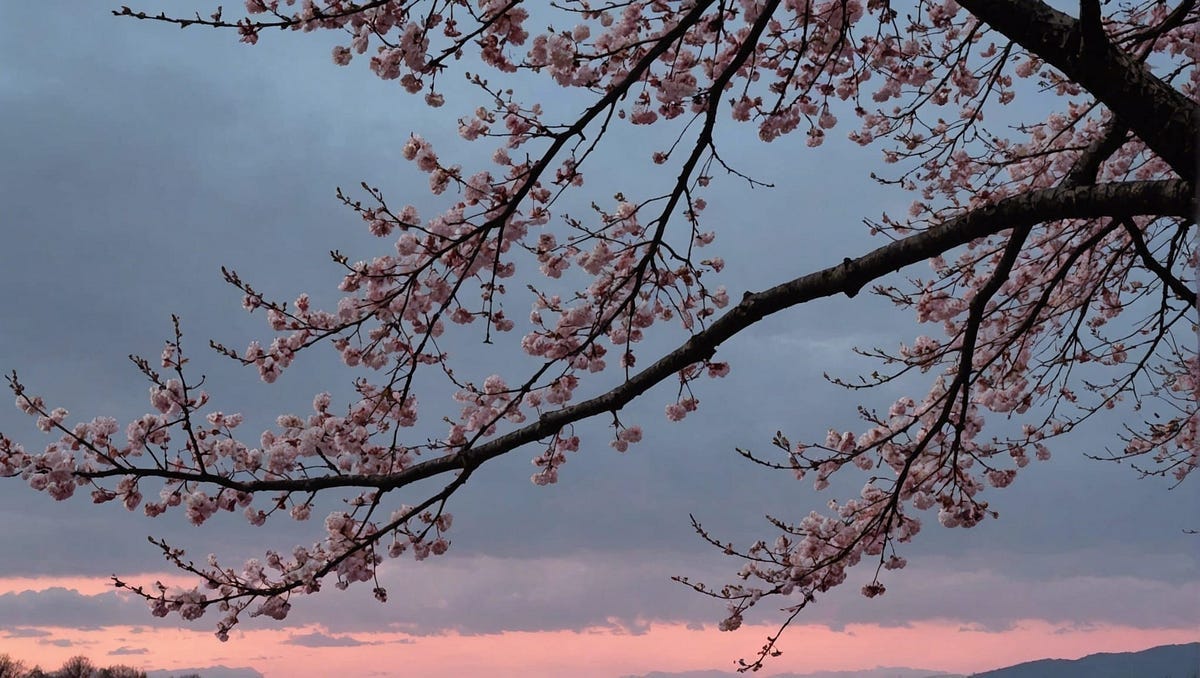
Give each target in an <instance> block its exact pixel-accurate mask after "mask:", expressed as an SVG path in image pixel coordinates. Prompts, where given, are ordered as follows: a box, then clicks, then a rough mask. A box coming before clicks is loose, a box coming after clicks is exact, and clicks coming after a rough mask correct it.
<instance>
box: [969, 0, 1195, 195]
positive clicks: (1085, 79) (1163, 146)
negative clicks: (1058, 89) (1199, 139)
mask: <svg viewBox="0 0 1200 678" xmlns="http://www.w3.org/2000/svg"><path fill="white" fill-rule="evenodd" d="M959 4H961V5H962V6H963V7H964V8H965V9H966V10H967V11H969V12H971V13H972V14H974V15H975V16H976V17H978V18H979V19H980V20H982V21H983V22H985V23H987V24H988V25H989V26H991V27H992V28H994V29H996V30H997V31H999V32H1001V33H1003V34H1004V35H1005V36H1006V37H1007V38H1009V39H1010V40H1012V41H1014V42H1016V43H1017V44H1019V45H1021V46H1022V47H1024V48H1025V49H1026V50H1028V51H1030V52H1032V53H1033V54H1035V55H1037V56H1038V57H1039V58H1040V59H1042V60H1043V61H1045V62H1046V63H1048V64H1050V65H1051V66H1054V67H1055V68H1057V69H1058V70H1060V71H1062V72H1063V74H1065V75H1066V76H1067V77H1068V78H1069V79H1071V80H1073V81H1075V82H1076V83H1078V84H1079V85H1080V86H1082V87H1083V88H1084V89H1086V90H1087V91H1089V92H1091V94H1092V95H1093V96H1095V97H1096V98H1097V99H1098V100H1100V102H1101V103H1103V104H1104V105H1105V106H1107V107H1108V109H1109V110H1111V111H1112V112H1113V113H1114V114H1116V116H1117V117H1118V118H1120V119H1121V120H1122V121H1124V122H1125V124H1127V125H1129V127H1130V129H1132V130H1133V131H1134V133H1136V134H1137V135H1138V137H1139V138H1141V140H1142V141H1144V142H1146V145H1147V146H1149V147H1150V149H1151V150H1152V151H1154V152H1155V153H1156V154H1157V155H1158V156H1159V157H1161V158H1162V159H1163V160H1165V161H1166V162H1167V164H1169V165H1170V166H1171V169H1173V170H1175V172H1176V173H1178V174H1179V176H1181V177H1183V178H1184V179H1187V180H1189V181H1194V180H1195V178H1196V134H1197V130H1200V110H1198V107H1197V105H1196V103H1195V102H1194V101H1191V100H1190V99H1188V98H1187V97H1186V96H1184V95H1183V94H1182V93H1181V92H1179V91H1178V90H1176V89H1174V88H1173V87H1171V86H1170V85H1168V84H1167V83H1165V82H1163V81H1162V80H1160V79H1158V78H1156V77H1155V76H1154V74H1152V73H1151V72H1150V71H1149V70H1148V69H1147V68H1146V67H1145V66H1144V65H1142V64H1139V63H1137V62H1136V61H1134V59H1133V58H1132V57H1130V56H1129V55H1127V54H1125V53H1124V52H1122V51H1120V50H1119V49H1117V47H1116V46H1115V45H1113V44H1112V43H1111V42H1109V41H1107V40H1101V41H1097V40H1082V41H1081V40H1080V38H1081V37H1082V36H1085V34H1086V31H1085V26H1084V25H1083V24H1081V22H1080V21H1079V20H1077V19H1075V18H1073V17H1071V16H1069V15H1067V14H1064V13H1062V12H1060V11H1058V10H1056V9H1054V8H1053V7H1050V6H1049V5H1047V4H1045V3H1043V2H1040V0H960V2H959ZM1082 6H1083V7H1085V8H1086V7H1087V6H1088V3H1087V2H1084V3H1082Z"/></svg>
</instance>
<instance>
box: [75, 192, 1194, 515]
mask: <svg viewBox="0 0 1200 678" xmlns="http://www.w3.org/2000/svg"><path fill="white" fill-rule="evenodd" d="M1196 210H1197V199H1196V197H1195V196H1194V191H1193V190H1192V187H1191V185H1190V184H1189V183H1187V182H1185V181H1181V180H1166V181H1138V182H1125V183H1112V184H1097V185H1090V186H1079V187H1058V188H1050V189H1045V190H1041V191H1034V192H1031V193H1026V194H1022V195H1018V196H1014V197H1011V198H1008V199H1006V200H1002V201H1000V202H998V203H996V204H995V205H989V206H987V207H981V208H979V209H976V210H972V211H970V212H967V213H966V214H963V215H961V216H958V217H955V218H952V219H949V220H948V221H946V222H944V223H942V224H940V225H938V226H935V227H933V228H930V229H929V230H927V231H923V232H921V233H918V234H916V235H912V236H909V237H907V238H905V239H903V240H897V241H895V242H892V243H888V244H887V245H884V246H882V247H879V248H877V249H875V250H873V251H871V252H869V253H867V254H865V255H863V256H861V257H859V258H857V259H847V260H845V261H844V262H843V263H841V264H839V265H837V266H832V267H829V268H826V269H823V270H820V271H816V272H814V273H810V274H808V275H805V276H801V277H799V278H795V279H794V280H790V281H788V282H785V283H783V284H781V285H777V286H775V287H772V288H770V289H767V290H764V291H762V292H756V293H747V294H746V295H745V297H743V299H742V301H741V302H740V303H739V304H737V305H736V306H734V307H733V308H732V309H730V311H729V312H728V313H726V314H725V315H723V316H721V318H719V319H718V320H716V321H715V322H713V323H712V325H710V326H709V327H708V328H707V329H705V330H703V331H701V332H699V333H697V334H695V335H694V336H692V338H691V339H689V340H688V341H687V342H686V343H684V344H683V345H682V346H680V347H679V348H677V349H675V350H674V351H672V352H671V353H668V354H667V355H666V356H664V357H663V358H661V359H659V360H658V361H657V362H656V363H654V364H653V365H651V366H650V367H648V368H646V369H645V370H643V371H641V372H639V373H638V374H636V375H634V376H632V377H630V378H629V380H628V381H626V382H625V383H623V384H621V385H620V386H618V387H616V388H614V389H613V390H611V391H609V392H608V393H605V394H603V395H600V396H597V397H595V398H592V399H590V400H586V401H583V402H581V403H578V404H576V405H572V406H569V407H564V408H562V409H560V410H555V411H553V412H548V413H545V414H543V415H542V416H541V417H540V418H539V419H538V421H536V422H534V423H532V424H529V425H527V426H525V427H522V428H520V429H518V430H516V431H513V432H511V433H508V434H505V435H503V436H500V437H498V438H494V439H492V440H490V441H488V442H486V443H484V444H482V445H478V446H475V447H470V448H467V449H464V450H460V451H457V452H454V453H451V454H447V455H444V456H442V457H438V458H436V459H430V460H428V461H423V462H420V463H417V464H414V465H413V466H411V467H409V468H407V469H405V470H404V471H401V472H399V473H394V474H377V475H337V476H323V477H317V478H304V479H278V480H262V481H258V480H252V481H239V480H235V479H233V478H226V477H224V476H220V475H215V474H198V473H193V472H180V471H172V470H167V469H137V470H130V469H126V468H115V469H107V470H104V471H95V472H88V473H80V474H79V475H81V476H83V477H87V478H102V477H111V476H126V475H137V476H142V477H161V478H168V479H174V480H186V481H192V482H204V483H212V484H214V485H217V486H220V487H226V488H230V489H233V490H238V491H244V492H261V491H273V490H279V491H303V492H316V491H319V490H322V489H327V488H333V487H371V488H378V489H381V490H390V489H395V488H399V487H403V486H405V485H409V484H412V483H414V482H417V481H420V480H424V479H427V478H431V477H434V476H437V475H440V474H443V473H447V472H452V471H457V470H462V469H474V468H476V467H478V466H479V465H480V464H482V463H484V462H486V461H488V460H489V459H493V458H495V457H498V456H501V455H503V454H506V453H508V452H511V451H513V450H515V449H516V448H518V447H521V446H523V445H527V444H529V443H532V442H535V441H538V440H541V439H544V438H547V437H549V436H552V435H554V434H555V433H557V432H558V431H559V430H560V429H562V428H563V427H564V426H567V425H569V424H572V423H574V422H577V421H581V420H584V419H587V418H589V417H593V416H595V415H598V414H601V413H603V412H613V411H617V410H620V409H621V408H622V407H624V406H625V405H627V404H628V403H629V402H631V401H632V400H634V399H635V398H636V397H638V396H639V395H641V394H642V393H645V392H646V391H647V390H649V389H650V388H651V387H653V386H655V385H656V384H658V383H660V382H662V381H664V380H665V379H667V378H669V377H670V376H671V375H673V374H676V373H678V372H679V370H681V369H683V368H685V367H687V366H688V365H691V364H693V363H696V362H699V361H701V360H705V359H707V358H709V357H711V356H712V355H713V354H714V353H715V352H716V350H717V347H718V346H720V345H721V344H722V343H724V342H725V341H727V340H729V339H730V338H732V337H734V336H736V335H737V334H739V333H740V332H742V331H743V330H745V329H746V328H748V327H750V326H751V325H754V324H755V323H757V322H759V321H760V320H762V319H763V318H765V317H766V316H768V315H771V314H774V313H778V312H779V311H782V310H784V309H787V308H790V307H792V306H796V305H799V304H802V303H805V302H808V301H812V300H814V299H819V298H822V297H829V296H833V295H836V294H846V295H851V296H852V295H854V294H856V293H857V292H858V291H859V290H860V289H862V288H863V287H864V286H865V285H867V284H869V283H871V282H873V281H874V280H876V279H878V278H881V277H883V276H885V275H888V274H889V273H893V272H895V271H899V270H900V269H902V268H904V267H906V266H909V265H911V264H915V263H917V262H920V261H925V260H927V259H929V258H930V257H933V256H937V255H939V254H943V253H945V252H946V251H948V250H950V249H953V248H955V247H959V246H961V245H965V244H967V243H969V242H971V241H972V240H975V239H977V238H982V237H985V236H988V235H994V234H996V233H1000V232H1002V231H1005V230H1007V229H1010V228H1016V227H1020V226H1026V225H1033V224H1038V223H1042V222H1046V221H1054V220H1059V219H1090V218H1098V217H1109V218H1114V219H1120V218H1125V217H1132V216H1140V215H1157V216H1177V217H1187V218H1191V215H1193V214H1194V213H1195V211H1196Z"/></svg>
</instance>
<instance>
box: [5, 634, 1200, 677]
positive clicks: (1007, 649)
mask: <svg viewBox="0 0 1200 678" xmlns="http://www.w3.org/2000/svg"><path fill="white" fill-rule="evenodd" d="M44 630H45V631H48V632H50V633H51V634H52V636H51V638H53V639H63V640H70V641H71V643H72V646H71V647H63V648H60V647H56V646H53V645H45V644H40V643H39V642H38V641H44V640H45V638H4V639H0V652H7V653H10V654H12V655H14V656H18V657H22V658H25V659H27V660H32V661H36V662H38V663H40V664H41V665H42V666H43V667H44V668H49V667H56V666H58V665H59V664H61V662H62V661H63V660H65V659H66V658H68V657H69V656H71V655H73V654H77V653H79V652H80V651H81V649H82V650H83V651H85V652H87V653H88V654H90V655H92V656H93V657H94V658H98V659H103V658H104V657H105V656H106V655H107V654H108V653H111V652H115V651H119V650H120V649H121V648H122V647H127V646H128V645H129V644H130V643H131V642H136V643H137V645H138V647H146V648H150V652H149V653H147V654H145V655H137V656H129V657H123V659H127V660H131V661H130V662H129V663H136V664H137V665H140V666H143V667H145V668H165V669H178V668H184V667H188V666H209V665H214V664H225V665H229V666H252V667H254V668H256V669H258V670H259V671H262V672H263V673H264V674H265V675H266V676H268V677H275V676H295V677H296V678H305V677H307V676H312V677H314V678H315V677H318V676H325V675H328V672H329V669H330V667H335V666H336V667H337V669H338V672H339V673H340V674H341V675H347V676H369V675H422V676H429V677H431V678H433V677H437V676H446V677H451V676H463V675H488V676H494V677H496V678H537V677H539V676H546V677H549V676H561V675H571V676H575V677H578V678H613V676H617V675H625V674H639V673H647V672H650V671H687V670H698V669H723V670H732V669H733V667H734V665H733V662H734V660H735V659H736V658H738V657H744V656H746V655H747V653H749V652H752V651H753V650H754V649H755V648H757V647H758V646H759V644H760V643H761V641H762V639H763V638H764V637H765V636H766V635H767V634H768V633H771V632H772V631H774V628H773V627H768V626H745V627H743V629H742V630H739V631H737V632H735V633H720V632H718V631H716V630H715V629H713V628H711V627H709V628H703V629H696V628H688V627H687V626H685V625H683V624H652V625H651V626H650V627H649V628H648V629H647V630H646V631H645V632H644V633H639V634H636V635H635V634H631V633H623V632H619V631H614V630H612V629H611V628H604V629H585V630H583V631H578V632H576V631H541V632H507V633H498V634H487V635H473V636H464V635H458V634H446V635H439V636H409V635H406V634H402V633H358V634H353V636H344V637H345V638H348V639H349V638H352V639H353V640H354V641H356V642H358V643H361V644H359V645H354V646H348V645H347V646H329V647H299V646H297V645H296V644H295V643H294V638H295V634H296V633H297V630H296V629H280V630H252V631H242V632H239V633H237V634H235V636H234V638H233V639H232V640H231V641H230V642H228V643H220V642H219V641H217V640H216V639H215V638H213V637H212V635H211V634H208V633H201V632H194V631H183V630H177V629H153V630H145V629H135V628H133V627H109V628H105V629H98V630H95V631H80V630H77V629H63V628H47V629H44ZM301 632H304V633H309V634H323V633H324V630H323V629H320V628H317V627H312V628H306V629H303V630H302V631H301ZM1195 638H1196V633H1195V630H1194V629H1190V628H1187V629H1183V628H1176V629H1169V628H1166V629H1135V628H1128V627H1119V626H1098V627H1092V628H1068V627H1063V626H1059V625H1055V624H1051V623H1048V622H1044V621H1039V620H1026V621H1022V622H1020V623H1018V624H1017V625H1016V626H1015V627H1014V628H1012V629H1010V630H1007V631H1002V632H977V631H972V630H966V629H963V628H962V625H961V623H959V622H957V621H955V622H945V623H941V622H936V623H935V622H928V623H917V624H913V625H911V626H908V627H880V626H876V625H870V624H852V625H849V626H847V627H846V628H845V629H844V630H842V631H834V630H831V629H829V628H827V627H824V626H797V627H794V628H792V629H790V630H789V631H788V633H787V635H785V636H784V640H783V643H782V648H783V650H784V654H783V656H781V657H779V658H778V659H776V660H774V661H773V662H772V663H771V664H769V666H768V670H767V672H766V673H765V674H759V675H768V676H769V675H772V674H774V673H780V672H786V671H793V672H806V671H818V670H850V669H858V668H871V667H873V666H876V665H892V666H896V665H909V666H921V667H928V668H933V669H941V670H945V671H955V672H961V673H968V672H971V671H979V670H983V669H988V668H995V667H999V666H1005V665H1009V664H1014V663H1019V662H1022V661H1028V660H1032V659H1039V658H1043V657H1058V658H1077V657H1081V656H1083V655H1086V654H1089V653H1092V652H1098V651H1106V652H1120V651H1129V650H1139V649H1144V648H1146V647H1150V646H1153V645H1160V644H1167V643H1180V642H1190V641H1194V640H1195Z"/></svg>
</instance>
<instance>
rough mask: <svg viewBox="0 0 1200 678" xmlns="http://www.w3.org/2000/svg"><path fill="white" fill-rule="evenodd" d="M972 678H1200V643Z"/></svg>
mask: <svg viewBox="0 0 1200 678" xmlns="http://www.w3.org/2000/svg"><path fill="white" fill-rule="evenodd" d="M971 678H1200V643H1188V644H1186V645H1160V646H1159V647H1152V648H1150V649H1149V650H1142V651H1141V652H1101V653H1098V654H1089V655H1088V656H1086V657H1083V658H1080V659H1039V660H1037V661H1032V662H1025V663H1024V664H1017V665H1015V666H1009V667H1006V668H1003V669H996V670H994V671H987V672H984V673H976V674H974V675H973V676H972V677H971Z"/></svg>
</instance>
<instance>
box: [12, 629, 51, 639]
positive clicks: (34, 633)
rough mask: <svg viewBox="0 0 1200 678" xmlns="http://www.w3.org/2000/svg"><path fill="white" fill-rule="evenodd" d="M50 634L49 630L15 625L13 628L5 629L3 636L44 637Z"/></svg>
mask: <svg viewBox="0 0 1200 678" xmlns="http://www.w3.org/2000/svg"><path fill="white" fill-rule="evenodd" d="M48 635H50V632H49V631H47V630H45V629H35V628H29V627H17V628H13V629H5V630H4V636H3V637H5V638H45V637H46V636H48Z"/></svg>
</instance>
